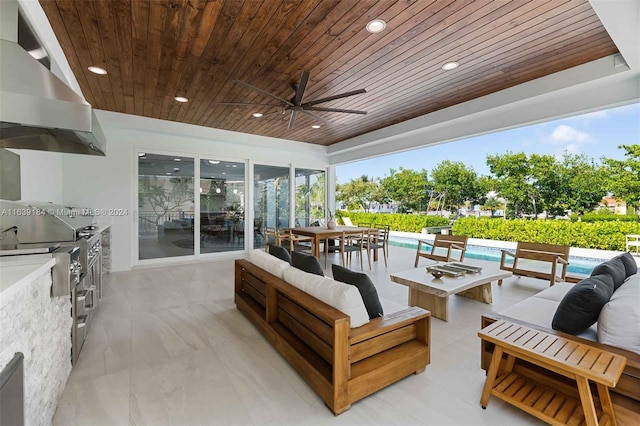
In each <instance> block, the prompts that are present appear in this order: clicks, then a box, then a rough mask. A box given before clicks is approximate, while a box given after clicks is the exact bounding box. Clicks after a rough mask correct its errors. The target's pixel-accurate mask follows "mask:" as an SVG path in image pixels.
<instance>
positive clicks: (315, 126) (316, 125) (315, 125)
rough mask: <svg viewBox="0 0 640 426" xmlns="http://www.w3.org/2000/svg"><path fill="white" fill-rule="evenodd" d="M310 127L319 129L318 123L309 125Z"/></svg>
mask: <svg viewBox="0 0 640 426" xmlns="http://www.w3.org/2000/svg"><path fill="white" fill-rule="evenodd" d="M311 128H312V129H319V128H320V125H319V124H314V125H313V126H311Z"/></svg>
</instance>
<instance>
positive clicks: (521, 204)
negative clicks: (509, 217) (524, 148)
mask: <svg viewBox="0 0 640 426" xmlns="http://www.w3.org/2000/svg"><path fill="white" fill-rule="evenodd" d="M487 165H488V166H489V170H490V171H491V173H492V174H493V175H494V176H495V177H496V178H497V179H496V183H497V188H496V190H497V191H498V192H499V193H500V194H501V195H502V197H503V198H505V199H506V200H507V203H508V204H509V206H510V209H512V210H513V212H514V214H515V215H516V216H518V215H519V214H520V213H523V212H524V213H526V212H530V211H531V210H532V207H533V206H532V203H531V197H530V191H529V188H528V187H527V182H528V181H529V179H530V176H531V173H530V169H529V161H528V158H527V155H526V154H525V153H524V152H519V153H517V154H515V153H512V152H507V153H506V154H502V155H500V154H496V155H488V156H487Z"/></svg>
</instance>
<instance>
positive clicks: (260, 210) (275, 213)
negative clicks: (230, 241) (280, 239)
mask: <svg viewBox="0 0 640 426" xmlns="http://www.w3.org/2000/svg"><path fill="white" fill-rule="evenodd" d="M289 170H290V169H289V167H279V166H267V165H262V164H256V165H255V166H254V169H253V188H254V190H253V194H254V195H253V208H254V216H255V217H254V233H255V239H254V245H255V247H264V243H265V241H264V228H265V227H270V228H285V227H288V226H289V214H290V202H289V194H290V192H289Z"/></svg>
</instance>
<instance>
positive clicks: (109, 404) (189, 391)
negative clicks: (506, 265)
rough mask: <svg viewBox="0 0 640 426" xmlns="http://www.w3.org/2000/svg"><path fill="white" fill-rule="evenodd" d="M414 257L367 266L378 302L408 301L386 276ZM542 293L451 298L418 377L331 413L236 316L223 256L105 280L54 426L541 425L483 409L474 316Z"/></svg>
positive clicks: (522, 283) (512, 290)
mask: <svg viewBox="0 0 640 426" xmlns="http://www.w3.org/2000/svg"><path fill="white" fill-rule="evenodd" d="M414 253H415V252H414V251H413V250H409V249H404V248H397V247H392V248H391V253H390V258H389V267H388V268H386V269H385V267H384V262H383V261H380V262H376V263H375V265H374V267H373V270H372V271H371V272H370V276H371V277H372V279H373V280H374V282H375V284H376V287H377V289H378V292H379V294H380V296H381V297H385V298H388V299H391V300H393V301H395V302H398V303H404V304H406V300H407V287H404V286H401V285H397V284H394V283H391V282H390V281H389V273H391V272H395V271H400V270H403V269H408V268H412V267H413V255H414ZM334 260H335V261H336V262H338V261H339V260H338V257H337V256H336V257H335V259H334ZM422 262H424V263H425V265H426V262H427V261H424V260H423V261H422ZM478 263H481V262H478ZM355 265H356V263H355V262H354V269H357V268H358V267H357V266H355ZM494 265H495V264H494ZM366 268H367V266H366V262H365V269H366ZM328 272H330V269H329V271H328ZM367 272H369V271H367ZM547 286H548V284H547V283H545V282H543V281H539V280H534V279H527V278H511V279H508V280H505V282H504V284H503V286H502V287H498V286H497V284H496V283H493V300H494V302H493V304H492V305H486V304H483V303H480V302H476V301H473V300H469V299H466V298H463V297H457V296H453V297H452V300H451V301H450V303H451V306H450V317H451V320H450V321H449V322H443V321H441V320H438V319H435V318H434V319H433V320H432V352H431V364H430V365H428V366H427V369H426V371H425V372H424V373H422V374H420V375H417V376H416V375H412V376H409V377H407V378H406V379H404V380H402V381H400V382H398V383H396V384H394V385H392V386H389V387H387V388H385V389H383V390H382V391H379V392H377V393H375V394H373V395H371V396H369V397H368V398H365V399H364V400H362V401H360V402H358V403H356V404H354V405H352V407H351V409H350V410H349V411H347V412H345V413H344V414H342V415H340V416H338V417H334V416H333V414H332V413H331V412H330V411H329V410H328V409H327V408H326V407H325V406H324V404H323V403H322V401H321V400H320V398H318V397H317V396H316V394H315V393H314V392H313V391H312V390H311V389H310V388H309V387H308V386H307V385H306V383H305V382H303V381H302V380H301V379H300V378H299V377H298V376H297V375H296V373H295V372H294V371H293V370H292V369H291V368H290V367H289V365H288V364H287V363H286V362H285V361H284V360H283V359H282V358H281V357H280V355H279V354H278V353H277V352H276V351H275V350H274V349H273V348H272V347H271V345H270V344H269V343H267V341H266V340H265V339H264V338H262V336H261V335H260V334H259V333H258V332H257V330H256V329H255V328H254V327H253V326H252V325H251V324H250V323H249V322H248V321H247V320H246V319H245V318H244V317H243V316H242V314H241V313H240V312H239V311H237V310H236V309H235V305H234V303H233V298H232V297H233V293H232V292H233V261H232V260H221V261H214V262H203V263H198V264H189V265H180V266H168V267H163V268H154V269H143V270H135V271H131V272H124V273H114V274H111V275H107V276H106V277H105V288H104V296H103V299H102V302H101V305H100V308H99V311H98V314H97V320H96V321H95V323H94V324H93V326H92V328H91V330H90V333H89V337H88V340H87V342H86V343H85V346H84V349H83V351H82V353H81V356H80V359H79V362H78V364H77V365H76V366H75V367H74V369H73V371H72V373H71V377H70V379H69V382H68V383H67V387H66V389H65V392H64V394H63V396H62V399H61V401H60V403H59V406H58V410H57V412H56V415H55V417H54V419H53V423H54V424H56V425H73V424H77V425H127V424H132V425H215V424H219V425H252V424H279V425H290V424H303V425H316V424H349V425H350V424H366V425H371V424H400V425H407V424H429V425H453V424H456V425H485V424H486V425H515V424H519V425H520V424H524V425H527V424H540V423H539V422H538V421H537V420H536V419H535V418H533V417H530V416H528V415H526V414H524V413H522V412H520V411H518V410H516V409H514V408H512V407H511V406H509V405H507V404H504V403H502V402H501V401H498V400H495V399H493V400H491V401H490V403H489V406H488V408H487V410H482V409H481V407H480V404H479V402H478V401H479V398H480V393H481V390H482V385H483V383H484V377H485V375H484V371H483V370H481V369H480V360H479V353H480V341H479V339H478V337H477V331H478V329H479V328H480V316H481V314H482V313H483V312H486V311H490V310H500V309H502V308H504V307H505V306H509V305H511V304H513V303H515V302H517V301H519V300H522V299H524V298H526V297H528V296H530V295H532V294H534V293H536V292H538V291H540V290H542V289H544V288H546V287H547Z"/></svg>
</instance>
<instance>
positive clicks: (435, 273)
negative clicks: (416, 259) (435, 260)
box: [427, 268, 444, 279]
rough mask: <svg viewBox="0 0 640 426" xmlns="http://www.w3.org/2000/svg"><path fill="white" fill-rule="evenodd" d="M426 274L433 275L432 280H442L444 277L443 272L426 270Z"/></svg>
mask: <svg viewBox="0 0 640 426" xmlns="http://www.w3.org/2000/svg"><path fill="white" fill-rule="evenodd" d="M427 272H428V273H430V274H431V275H433V278H435V279H438V278H442V276H443V275H444V271H441V270H438V269H432V268H427Z"/></svg>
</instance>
